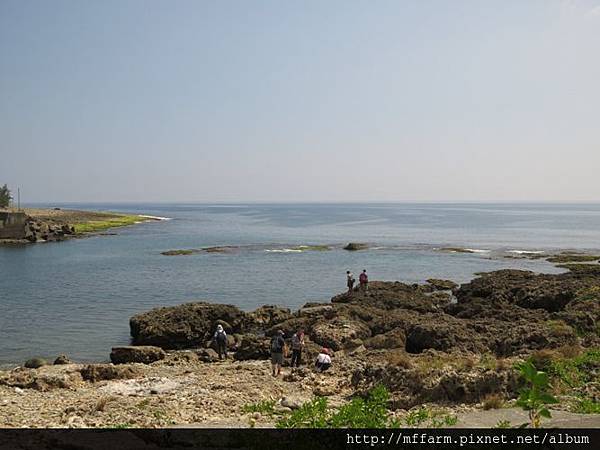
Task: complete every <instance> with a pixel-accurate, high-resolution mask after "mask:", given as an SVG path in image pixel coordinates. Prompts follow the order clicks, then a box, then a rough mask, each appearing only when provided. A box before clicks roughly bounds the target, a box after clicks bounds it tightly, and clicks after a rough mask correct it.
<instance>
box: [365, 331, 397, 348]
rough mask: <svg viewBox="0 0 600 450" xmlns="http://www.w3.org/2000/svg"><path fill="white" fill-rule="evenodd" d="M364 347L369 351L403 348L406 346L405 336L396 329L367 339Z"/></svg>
mask: <svg viewBox="0 0 600 450" xmlns="http://www.w3.org/2000/svg"><path fill="white" fill-rule="evenodd" d="M365 346H366V347H367V348H370V349H386V348H404V347H405V346H406V335H405V333H404V330H402V329H398V328H397V329H395V330H392V331H390V332H388V333H384V334H378V335H376V336H373V337H372V338H369V339H367V340H366V341H365Z"/></svg>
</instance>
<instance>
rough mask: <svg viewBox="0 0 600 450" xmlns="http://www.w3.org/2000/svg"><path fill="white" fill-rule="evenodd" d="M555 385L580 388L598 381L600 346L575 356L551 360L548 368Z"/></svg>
mask: <svg viewBox="0 0 600 450" xmlns="http://www.w3.org/2000/svg"><path fill="white" fill-rule="evenodd" d="M546 370H547V372H548V375H550V378H551V379H552V382H553V384H554V386H555V387H557V388H559V389H562V390H565V389H566V390H569V389H574V388H580V387H582V386H584V385H585V384H586V383H591V382H598V381H599V377H598V371H599V370H600V348H592V349H589V350H587V351H585V352H583V353H582V354H581V355H578V356H575V357H573V358H561V359H556V360H551V361H550V362H549V363H548V365H547V368H546Z"/></svg>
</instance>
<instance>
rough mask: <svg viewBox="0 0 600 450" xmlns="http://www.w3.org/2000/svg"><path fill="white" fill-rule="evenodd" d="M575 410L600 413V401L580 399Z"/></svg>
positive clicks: (583, 412) (585, 412) (582, 412)
mask: <svg viewBox="0 0 600 450" xmlns="http://www.w3.org/2000/svg"><path fill="white" fill-rule="evenodd" d="M575 412H577V413H581V414H600V403H599V402H595V401H594V400H591V399H589V398H583V399H581V400H579V402H578V403H577V406H576V407H575Z"/></svg>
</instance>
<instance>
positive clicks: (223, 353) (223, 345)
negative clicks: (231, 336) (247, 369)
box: [213, 324, 227, 359]
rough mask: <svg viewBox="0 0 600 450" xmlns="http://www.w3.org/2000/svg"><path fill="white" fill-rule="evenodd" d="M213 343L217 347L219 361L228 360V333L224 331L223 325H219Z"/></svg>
mask: <svg viewBox="0 0 600 450" xmlns="http://www.w3.org/2000/svg"><path fill="white" fill-rule="evenodd" d="M213 341H214V342H215V344H216V345H217V352H218V353H219V359H223V358H225V359H227V333H225V330H224V329H223V325H221V324H219V325H217V331H215V335H214V336H213Z"/></svg>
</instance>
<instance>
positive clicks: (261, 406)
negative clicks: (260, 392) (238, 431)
mask: <svg viewBox="0 0 600 450" xmlns="http://www.w3.org/2000/svg"><path fill="white" fill-rule="evenodd" d="M274 408H275V400H263V401H260V402H257V403H248V404H247V405H244V406H242V412H244V413H255V412H258V413H261V414H265V415H270V416H272V415H273V414H275V409H274Z"/></svg>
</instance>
